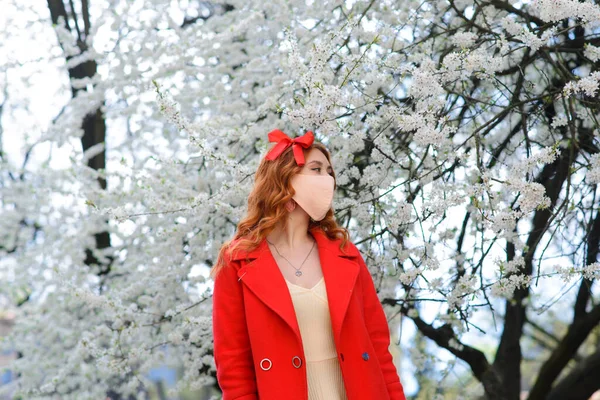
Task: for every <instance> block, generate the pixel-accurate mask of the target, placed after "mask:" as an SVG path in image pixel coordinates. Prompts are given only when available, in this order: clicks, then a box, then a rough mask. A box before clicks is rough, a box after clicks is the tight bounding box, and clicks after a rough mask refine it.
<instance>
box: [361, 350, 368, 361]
mask: <svg viewBox="0 0 600 400" xmlns="http://www.w3.org/2000/svg"><path fill="white" fill-rule="evenodd" d="M362 358H363V360H365V361H367V360H368V359H369V353H367V352H366V351H365V352H364V353H363V354H362Z"/></svg>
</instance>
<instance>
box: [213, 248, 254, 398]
mask: <svg viewBox="0 0 600 400" xmlns="http://www.w3.org/2000/svg"><path fill="white" fill-rule="evenodd" d="M226 260H227V262H226V264H225V266H224V267H223V269H222V270H221V271H219V273H218V274H217V276H216V278H215V281H214V288H213V354H214V359H215V366H216V370H217V382H218V383H219V387H220V388H221V391H222V392H223V398H222V400H257V399H258V393H257V385H256V375H255V371H254V361H253V359H252V350H251V348H250V338H249V336H248V328H247V326H246V317H245V312H244V298H243V296H242V285H241V283H240V282H238V279H237V271H236V269H235V268H234V266H233V264H232V262H231V261H229V258H227V259H226Z"/></svg>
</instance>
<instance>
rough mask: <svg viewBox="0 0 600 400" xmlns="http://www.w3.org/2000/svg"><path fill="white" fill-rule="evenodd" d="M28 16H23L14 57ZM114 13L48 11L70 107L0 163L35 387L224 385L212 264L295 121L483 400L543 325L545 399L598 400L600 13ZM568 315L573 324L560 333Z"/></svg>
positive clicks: (496, 394)
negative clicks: (593, 397)
mask: <svg viewBox="0 0 600 400" xmlns="http://www.w3.org/2000/svg"><path fill="white" fill-rule="evenodd" d="M27 7H32V9H33V8H34V7H36V4H33V3H32V4H31V5H24V4H23V3H22V2H16V1H15V2H14V4H12V5H11V6H10V7H8V8H7V9H8V10H9V11H11V12H8V13H7V15H13V16H14V17H12V18H13V20H12V22H13V23H9V24H4V27H3V29H5V31H3V32H2V35H3V36H4V38H3V40H2V43H3V44H2V46H4V47H5V48H9V47H8V46H9V45H8V43H11V40H14V39H12V36H10V34H11V33H12V32H10V31H9V30H8V29H10V27H12V26H15V24H17V23H18V21H19V20H20V18H23V15H25V11H26V8H27ZM96 7H97V8H91V7H90V5H89V4H88V2H86V1H82V2H81V3H78V4H76V5H74V3H73V2H69V3H68V4H67V3H66V2H64V3H63V2H62V1H56V0H49V1H48V12H47V13H46V14H45V15H41V16H40V17H39V18H40V19H39V20H37V21H35V24H37V25H36V26H39V27H40V28H39V29H38V31H36V32H39V31H43V30H44V29H45V31H46V32H50V34H54V35H56V37H57V38H58V42H57V44H56V45H55V46H53V48H50V49H48V52H47V54H45V55H42V56H43V57H45V58H43V59H44V60H45V61H46V62H47V64H46V67H45V68H48V65H55V64H52V61H54V58H55V57H56V55H55V54H56V46H60V47H59V48H60V49H61V51H62V53H61V57H62V58H63V61H64V60H66V63H64V62H63V63H61V65H60V67H59V68H60V69H61V71H62V72H63V74H64V75H65V76H67V75H68V76H69V78H70V79H69V81H68V82H65V83H63V84H62V86H60V88H61V89H62V90H63V91H68V92H70V93H71V97H70V98H69V99H67V100H65V104H64V106H63V107H62V109H60V110H59V111H57V113H56V116H55V118H53V120H52V122H51V123H50V124H49V126H48V127H47V128H45V129H43V132H42V133H41V134H40V135H38V136H36V137H32V136H29V135H28V136H24V137H25V139H24V146H25V147H24V148H25V149H27V150H26V151H25V152H24V154H23V155H22V157H21V158H18V157H10V156H9V155H8V154H7V153H5V152H0V161H1V163H2V175H1V179H2V185H1V188H2V189H1V190H2V200H1V202H0V206H1V207H2V208H1V212H2V218H1V219H0V224H1V225H0V234H1V235H2V240H1V241H0V266H1V268H0V273H1V279H2V281H7V282H10V284H9V285H2V286H1V288H0V293H2V294H4V295H7V296H9V297H11V298H12V299H13V300H14V301H15V303H17V304H18V305H19V307H18V309H19V316H18V320H17V324H16V326H15V329H14V330H13V332H12V335H11V338H9V340H5V341H4V342H5V343H6V344H7V346H8V347H11V348H15V347H16V348H17V349H18V350H19V351H20V353H21V355H22V357H21V358H19V359H18V360H17V361H16V362H15V363H14V365H13V366H12V367H13V369H14V370H15V371H16V372H18V373H19V374H20V376H19V380H18V383H19V391H20V393H22V394H24V395H25V396H26V397H33V396H35V397H51V396H53V395H59V396H60V397H61V398H77V399H81V398H100V397H101V396H103V395H106V394H109V395H113V394H114V395H115V396H116V395H117V394H118V395H123V396H127V395H133V396H137V395H138V394H139V393H140V392H142V391H143V390H144V388H145V387H147V386H148V378H147V377H146V372H147V371H148V370H149V369H150V368H152V367H153V366H156V365H158V364H164V363H174V364H183V365H184V370H185V374H184V375H183V377H182V379H180V381H179V382H178V385H177V387H176V390H182V389H183V388H185V387H191V388H199V387H204V386H207V385H213V386H214V385H216V383H215V379H214V377H215V371H214V363H213V359H212V348H211V346H212V341H211V337H210V335H211V315H210V310H211V307H210V298H211V289H210V287H211V286H210V282H207V281H205V278H204V276H205V275H203V274H202V273H198V271H203V268H205V269H206V268H209V267H210V266H211V265H212V264H213V263H214V261H215V257H216V254H217V252H218V250H219V247H220V244H221V243H223V242H224V241H225V240H227V239H229V238H230V237H231V235H232V234H233V232H234V230H235V227H236V222H237V221H238V220H239V219H240V217H241V216H242V215H243V214H244V206H245V201H246V199H247V194H248V193H249V191H250V189H251V187H252V184H253V182H252V173H253V171H254V170H255V169H256V166H257V165H258V162H259V159H260V157H261V156H263V155H264V154H265V152H266V150H267V148H268V147H269V144H268V143H267V142H266V134H267V132H269V131H270V130H272V129H274V128H279V129H282V130H284V131H286V132H287V133H288V134H290V135H292V136H293V135H294V134H301V133H303V132H304V131H305V130H313V131H314V132H315V134H316V136H317V139H319V140H321V141H323V142H324V143H326V145H327V146H328V148H329V149H330V151H331V152H332V154H333V167H334V168H335V171H336V174H337V184H338V187H339V190H338V192H337V193H336V197H335V199H334V208H335V210H336V215H337V218H338V220H339V221H340V222H341V223H343V225H344V226H346V227H348V229H350V231H351V235H352V238H353V241H354V242H355V243H357V244H359V247H361V249H362V251H363V254H364V255H365V259H366V261H367V264H368V265H369V267H370V269H371V270H372V272H373V275H374V278H375V281H376V283H377V287H378V288H379V289H380V292H379V294H380V297H381V299H382V301H383V303H384V304H385V305H386V308H387V310H388V311H389V312H390V313H393V312H399V313H401V314H402V316H403V320H406V321H412V322H411V324H412V325H411V326H412V327H414V328H415V331H416V332H417V334H416V338H417V339H419V338H427V343H428V345H427V346H426V348H424V349H425V350H424V351H430V350H431V349H432V348H441V349H445V350H447V351H448V352H449V353H448V354H451V355H452V356H453V357H455V359H456V360H458V362H460V363H461V364H462V365H465V366H466V367H467V368H468V370H469V373H470V374H471V375H472V377H473V378H474V379H475V380H477V382H479V385H478V386H477V388H476V389H477V392H470V393H462V395H467V396H469V398H473V397H475V396H477V395H481V396H483V397H485V398H488V399H518V398H519V396H520V394H521V391H522V390H523V389H524V387H522V385H524V383H523V379H522V366H523V363H524V355H523V351H522V348H523V345H524V343H525V341H526V340H527V337H528V336H533V335H529V333H528V331H527V330H526V327H527V326H531V327H535V329H537V330H539V331H542V332H544V333H545V334H547V335H550V336H552V337H554V338H555V339H556V340H555V341H554V342H553V343H552V344H551V345H549V346H548V347H549V348H548V349H547V350H546V351H545V352H544V353H543V359H541V360H539V364H540V368H539V369H538V370H537V372H536V373H535V374H533V377H532V378H530V381H529V382H525V386H527V387H528V388H530V390H529V391H528V399H530V400H537V399H565V398H572V399H586V398H588V397H589V395H590V394H591V393H593V392H594V391H595V390H597V389H600V382H599V381H598V380H597V379H593V377H595V376H598V373H599V372H600V371H598V362H597V360H598V359H599V358H600V349H598V348H595V349H593V348H592V349H590V350H588V351H586V353H585V354H579V355H578V354H577V352H578V350H579V349H580V348H582V346H583V345H586V344H587V343H586V340H588V338H589V337H590V334H591V333H592V331H593V330H594V329H595V328H597V326H598V324H599V322H600V305H598V290H597V287H596V286H594V282H595V280H596V279H598V275H599V272H598V271H599V270H600V264H599V263H598V253H599V245H600V210H599V209H598V200H597V195H598V188H597V184H598V182H600V155H599V146H600V143H599V137H600V132H599V123H598V110H599V109H600V102H599V100H598V89H599V80H600V71H599V69H598V60H599V59H600V36H599V28H600V6H598V4H596V3H595V2H592V1H582V2H579V1H576V0H558V1H557V0H554V1H549V0H534V1H532V2H527V3H525V4H522V3H515V2H509V1H502V0H490V1H484V2H465V1H454V0H441V1H431V2H412V1H407V2H391V1H374V0H373V1H351V2H338V1H335V2H321V3H319V4H317V3H315V2H312V3H311V2H299V1H287V2H277V1H275V2H271V3H265V2H257V3H255V2H253V1H229V2H220V1H215V2H211V3H204V2H194V1H179V2H168V1H159V0H152V1H151V0H138V1H118V0H107V1H105V2H104V3H102V4H98V5H97V6H96ZM37 9H39V4H37ZM32 14H33V13H32ZM50 27H52V28H53V30H50ZM2 46H0V47H2ZM8 55H9V52H8V51H5V56H4V57H8ZM13 61H14V62H8V63H6V64H5V66H4V67H3V68H4V71H7V72H10V71H13V70H17V69H19V68H22V65H21V64H22V63H21V62H20V61H19V60H13ZM3 84H4V85H5V87H6V90H5V93H10V90H11V83H10V82H9V81H6V82H4V83H3ZM69 89H70V91H69ZM3 117H4V118H7V119H9V120H10V119H11V118H13V119H16V118H18V117H19V115H18V114H14V115H12V114H9V115H7V116H6V115H5V116H3ZM21 118H22V117H21ZM4 133H5V138H6V132H4ZM48 148H56V149H59V150H60V151H61V152H62V154H63V155H64V157H63V158H64V159H62V160H61V161H62V162H63V163H62V164H61V166H53V162H54V163H56V156H55V155H52V152H50V151H48V150H47V149H48ZM34 155H35V157H34ZM33 159H35V160H36V161H35V162H34V161H31V160H33ZM15 160H20V161H22V162H19V163H17V161H15ZM563 285H564V286H563ZM555 295H557V296H560V297H559V298H560V301H557V300H556V297H557V296H555ZM548 310H550V311H552V310H560V313H561V314H562V315H561V316H560V317H557V319H559V320H560V321H562V322H563V323H564V324H565V331H564V332H562V331H559V332H553V331H552V329H551V327H549V326H545V325H544V324H543V323H540V318H541V317H543V316H544V313H543V312H546V313H548V312H549V311H548ZM538 314H539V315H540V316H538ZM492 321H493V322H494V323H492ZM490 337H491V339H490ZM483 338H487V339H488V340H491V342H492V348H493V351H484V350H482V349H481V348H480V346H479V345H480V342H479V341H478V340H483ZM415 340H416V339H415ZM585 348H586V349H589V347H585ZM426 349H429V350H426ZM572 360H575V361H574V364H573V365H572V363H573V361H572ZM570 363H571V364H570ZM401 372H402V370H401ZM433 373H436V372H435V371H434V372H433ZM440 387H441V388H442V389H443V385H441V386H440ZM567 393H568V394H569V396H571V397H568V396H567Z"/></svg>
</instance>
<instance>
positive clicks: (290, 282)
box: [211, 129, 405, 400]
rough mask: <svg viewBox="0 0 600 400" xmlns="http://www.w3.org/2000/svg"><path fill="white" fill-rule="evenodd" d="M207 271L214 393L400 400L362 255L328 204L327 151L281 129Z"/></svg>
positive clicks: (309, 136) (273, 399) (239, 397)
mask: <svg viewBox="0 0 600 400" xmlns="http://www.w3.org/2000/svg"><path fill="white" fill-rule="evenodd" d="M269 141H270V142H277V144H276V145H275V146H273V147H272V148H271V150H269V152H268V153H267V155H266V156H265V158H263V160H262V161H261V163H260V165H259V167H258V170H257V172H256V176H255V186H254V189H253V191H252V193H251V194H250V196H249V198H248V211H247V216H246V217H245V218H244V219H243V220H242V221H241V222H240V223H239V225H238V230H237V233H236V235H235V237H234V238H233V239H232V240H230V241H229V242H227V243H225V244H224V245H223V247H222V248H221V251H220V253H219V257H218V260H217V263H216V265H215V267H213V269H212V271H211V276H212V277H213V279H214V289H213V335H214V358H215V365H216V370H217V381H218V383H219V386H220V388H221V390H222V391H223V400H234V399H235V400H257V399H259V400H283V399H286V400H287V399H289V400H346V399H347V400H386V399H389V400H405V397H404V391H403V388H402V384H401V383H400V379H399V377H398V374H397V371H396V367H395V366H394V364H393V361H392V355H391V353H390V352H389V349H388V347H389V344H390V331H389V327H388V324H387V320H386V316H385V313H384V311H383V308H382V306H381V303H380V301H379V299H378V297H377V293H376V291H375V286H374V284H373V280H372V277H371V274H370V273H369V270H368V269H367V267H366V265H365V262H364V259H363V258H362V256H361V254H360V253H359V251H358V249H357V247H356V246H355V245H354V244H353V243H352V242H351V241H350V240H349V237H348V232H347V231H346V230H345V229H344V228H342V227H340V226H338V224H337V223H336V221H335V219H334V215H333V210H332V209H331V204H332V199H333V193H334V190H335V188H336V184H335V174H334V172H333V168H332V166H331V157H330V154H329V152H328V151H327V149H326V148H325V146H324V145H323V144H320V143H315V142H314V136H313V133H312V132H310V131H309V132H307V133H306V134H305V135H303V136H301V137H297V138H295V139H293V140H292V139H290V138H289V137H288V136H287V135H286V134H285V133H283V132H282V131H280V130H277V129H275V130H273V131H272V132H270V133H269Z"/></svg>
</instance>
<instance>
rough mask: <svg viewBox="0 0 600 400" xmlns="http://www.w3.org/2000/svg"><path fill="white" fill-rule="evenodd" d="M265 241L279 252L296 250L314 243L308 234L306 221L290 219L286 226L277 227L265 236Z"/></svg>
mask: <svg viewBox="0 0 600 400" xmlns="http://www.w3.org/2000/svg"><path fill="white" fill-rule="evenodd" d="M267 240H268V241H269V242H271V243H272V244H274V245H275V246H277V248H278V249H280V250H286V249H289V250H292V249H298V248H300V247H302V246H304V245H306V244H307V243H310V244H312V242H313V241H314V239H313V237H312V235H311V234H310V233H309V232H308V219H304V220H301V219H296V220H293V219H290V220H289V221H288V223H287V226H285V227H284V226H281V225H278V226H277V227H276V228H275V229H273V231H271V233H269V234H268V235H267Z"/></svg>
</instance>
